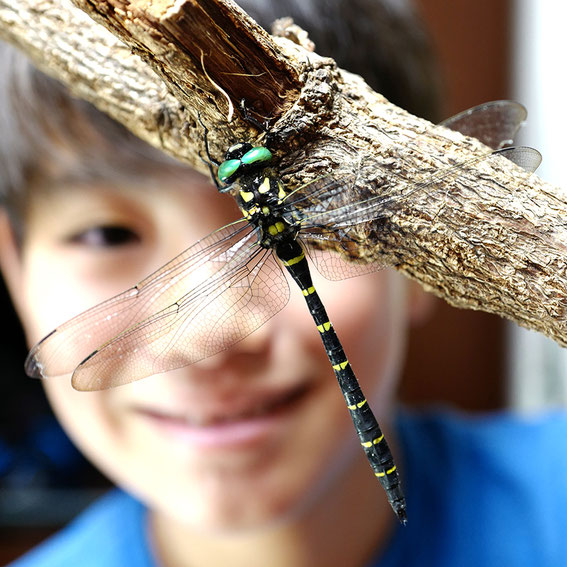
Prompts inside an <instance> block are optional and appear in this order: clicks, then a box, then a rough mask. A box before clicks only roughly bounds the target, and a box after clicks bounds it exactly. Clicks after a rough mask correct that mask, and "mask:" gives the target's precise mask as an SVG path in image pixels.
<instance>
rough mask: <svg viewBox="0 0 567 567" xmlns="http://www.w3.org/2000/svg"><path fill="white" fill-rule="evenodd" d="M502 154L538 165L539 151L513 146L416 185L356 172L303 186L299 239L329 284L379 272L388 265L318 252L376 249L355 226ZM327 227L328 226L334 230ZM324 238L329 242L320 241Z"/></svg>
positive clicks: (529, 166) (394, 175)
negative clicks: (368, 179)
mask: <svg viewBox="0 0 567 567" xmlns="http://www.w3.org/2000/svg"><path fill="white" fill-rule="evenodd" d="M500 156H503V157H506V158H508V159H510V160H511V161H513V162H514V163H516V164H517V165H519V166H521V167H523V168H524V169H525V170H527V171H529V172H531V171H534V170H535V169H536V168H537V166H538V165H539V163H540V162H541V155H540V153H539V152H538V151H537V150H534V149H533V148H527V147H512V148H503V149H501V150H497V151H494V152H492V153H490V154H488V155H486V156H476V157H474V158H471V159H469V160H467V161H465V162H463V163H461V164H457V165H455V166H452V167H449V168H446V169H443V170H441V171H439V172H437V173H435V174H432V175H429V176H428V177H426V178H425V179H424V180H423V181H422V182H419V183H413V184H411V183H408V182H407V180H406V179H405V178H402V177H401V176H399V175H398V174H397V173H395V172H393V171H388V172H387V173H386V174H385V175H384V177H383V178H376V181H375V182H374V183H373V184H372V186H369V185H368V184H363V183H361V182H360V180H359V178H358V176H357V175H355V174H345V175H343V176H341V177H330V176H329V177H324V178H322V179H320V180H317V181H315V182H314V183H312V184H309V185H306V186H305V187H304V188H303V193H302V196H301V198H298V199H296V200H295V202H294V204H295V205H296V206H297V207H298V209H299V210H300V212H301V214H300V215H299V216H300V220H299V221H298V222H299V223H300V224H301V235H302V239H303V240H304V242H305V243H306V245H307V247H308V248H310V257H311V259H312V261H313V263H314V264H315V266H316V267H317V269H318V270H319V271H320V272H321V274H322V275H323V276H325V277H326V278H328V279H332V280H337V279H344V278H347V277H352V276H357V275H361V274H364V273H369V272H373V271H376V270H378V269H381V268H383V267H384V266H385V265H387V262H386V260H384V261H383V262H376V263H371V264H363V263H357V262H353V263H351V262H347V261H346V260H343V259H342V257H340V256H339V255H338V254H337V255H336V258H334V259H333V258H330V257H329V253H328V252H322V251H321V248H324V247H327V246H328V245H329V244H331V242H332V243H333V246H330V247H331V248H339V249H342V250H345V252H347V255H349V254H348V251H349V250H350V249H356V250H358V251H362V250H364V248H365V247H373V246H375V244H374V243H367V242H365V241H363V240H360V238H357V237H356V231H355V230H353V228H354V227H355V226H357V225H361V224H363V223H367V222H371V221H379V220H380V219H384V218H386V217H388V216H390V215H391V214H393V213H394V212H395V211H396V210H397V209H399V207H401V206H403V204H404V202H405V201H407V200H408V199H409V198H410V197H412V196H414V197H415V196H417V193H421V192H425V193H430V194H431V195H432V196H433V195H434V193H435V192H438V188H437V184H438V183H439V182H440V181H444V182H447V181H448V180H450V179H451V178H456V177H458V175H459V173H461V172H462V171H463V170H465V169H467V168H470V167H472V166H474V165H475V164H477V163H478V162H480V161H484V160H489V159H497V158H498V157H500ZM381 184H382V186H381ZM311 195H313V197H311ZM329 227H332V231H330V230H329ZM325 240H326V241H328V242H323V241H325ZM357 255H359V254H358V253H357ZM360 255H361V256H364V255H365V254H360ZM349 266H350V267H349Z"/></svg>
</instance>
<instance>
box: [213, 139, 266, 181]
mask: <svg viewBox="0 0 567 567" xmlns="http://www.w3.org/2000/svg"><path fill="white" fill-rule="evenodd" d="M271 159H272V153H271V152H270V150H268V148H264V147H263V146H256V147H254V146H252V144H249V143H248V142H241V143H238V144H234V146H231V147H230V148H228V150H227V152H226V154H225V158H224V161H223V162H222V163H221V164H220V165H219V169H218V173H217V176H218V178H219V181H220V182H221V183H224V184H229V183H232V182H233V181H235V180H236V179H238V177H240V176H241V175H242V174H243V173H247V172H249V171H252V170H254V169H263V168H264V167H265V166H266V165H267V164H268V163H269V162H270V161H271Z"/></svg>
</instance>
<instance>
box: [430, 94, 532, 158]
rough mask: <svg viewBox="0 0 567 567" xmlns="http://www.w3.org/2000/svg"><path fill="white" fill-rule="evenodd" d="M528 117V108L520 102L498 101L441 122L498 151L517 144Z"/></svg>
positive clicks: (476, 107)
mask: <svg viewBox="0 0 567 567" xmlns="http://www.w3.org/2000/svg"><path fill="white" fill-rule="evenodd" d="M527 116H528V112H527V110H526V109H525V107H524V106H523V105H521V104H520V103H519V102H514V101H511V100H496V101H493V102H486V103H484V104H480V105H479V106H475V107H474V108H469V109H468V110H465V111H463V112H460V113H459V114H457V115H455V116H452V117H451V118H447V120H444V121H443V122H441V123H440V124H441V126H445V127H446V128H450V129H451V130H455V131H457V132H460V133H461V134H464V135H465V136H471V137H473V138H477V139H479V140H480V141H481V142H482V143H483V144H486V145H487V146H488V147H490V148H492V149H493V150H499V149H500V148H503V147H504V146H509V145H511V144H513V143H514V139H515V137H516V134H517V133H518V130H519V129H520V127H521V126H522V124H523V123H524V121H525V120H526V118H527Z"/></svg>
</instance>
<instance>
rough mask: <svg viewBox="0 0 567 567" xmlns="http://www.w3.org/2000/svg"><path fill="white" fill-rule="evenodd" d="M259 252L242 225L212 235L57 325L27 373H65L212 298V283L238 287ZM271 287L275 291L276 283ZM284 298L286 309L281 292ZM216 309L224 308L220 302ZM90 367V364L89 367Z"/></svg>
mask: <svg viewBox="0 0 567 567" xmlns="http://www.w3.org/2000/svg"><path fill="white" fill-rule="evenodd" d="M257 250H258V246H257V237H256V235H255V233H254V232H253V229H252V228H251V227H250V226H249V225H248V223H245V222H244V221H240V222H238V223H234V224H233V225H229V226H226V227H224V228H221V229H219V230H217V231H215V232H213V233H212V234H210V235H209V236H207V237H206V238H204V239H202V240H200V241H199V242H197V243H196V244H194V245H193V246H191V247H190V248H188V249H187V250H186V251H185V252H183V253H182V254H180V255H179V256H177V257H176V258H174V259H173V260H171V261H170V262H168V263H167V264H165V265H164V266H163V267H162V268H160V269H159V270H157V271H156V272H154V273H153V274H151V275H150V276H148V277H147V278H145V279H144V280H142V281H141V282H140V283H139V284H137V285H136V286H134V287H133V288H131V289H129V290H127V291H125V292H123V293H121V294H119V295H117V296H115V297H113V298H111V299H109V300H107V301H105V302H103V303H101V304H100V305H97V306H95V307H93V308H91V309H89V310H88V311H86V312H84V313H82V314H80V315H78V316H77V317H75V318H73V319H71V320H70V321H68V322H66V323H64V324H63V325H61V326H59V327H57V328H56V329H55V330H54V331H52V332H51V333H50V334H49V335H47V336H46V337H45V338H44V339H42V340H41V341H40V342H39V343H38V344H37V345H36V346H35V347H33V349H32V350H31V352H30V354H29V355H28V358H27V360H26V372H27V373H28V374H29V375H30V376H34V377H40V376H41V377H48V376H58V375H61V374H65V373H69V372H71V371H73V370H74V369H75V368H76V367H77V366H78V365H79V363H81V361H83V360H84V359H85V358H86V357H87V356H89V355H90V354H91V353H93V351H96V350H97V349H99V348H100V347H101V345H104V344H106V343H109V342H110V341H111V340H112V339H113V338H115V337H116V336H118V335H120V334H121V333H124V332H126V331H127V330H128V329H132V328H134V327H136V326H137V325H139V324H140V323H141V322H145V321H147V320H150V319H151V318H152V316H155V314H160V317H162V318H163V317H164V315H165V313H166V312H167V310H168V309H169V310H170V311H171V310H172V309H173V308H172V306H176V305H177V304H178V302H179V303H183V302H184V303H183V304H184V305H186V304H187V303H188V302H189V300H190V298H191V301H192V303H193V305H195V304H196V303H197V302H198V301H199V297H200V296H201V295H202V294H211V297H212V296H213V295H212V294H213V292H214V291H215V290H216V289H217V287H215V282H217V286H218V287H220V288H221V289H225V288H224V287H222V286H223V285H226V284H224V283H223V282H226V281H227V279H230V278H232V279H231V280H230V281H231V282H232V283H233V284H234V285H235V286H236V285H237V284H238V281H237V280H238V277H239V276H242V277H245V275H246V270H245V269H244V271H243V266H244V267H245V266H247V265H248V264H247V261H248V259H249V257H250V256H253V257H254V258H257V257H258V256H257V254H255V251H257ZM266 269H268V268H266ZM278 269H279V268H278ZM274 278H275V280H276V282H277V281H279V282H280V287H282V286H285V288H286V289H287V282H285V278H283V275H282V274H281V271H280V277H279V280H278V277H277V273H276V274H274ZM282 281H283V284H282ZM242 285H246V284H242ZM274 285H276V287H277V283H276V284H274ZM217 291H218V290H217ZM280 292H281V290H280ZM283 295H284V303H283V304H284V305H285V301H286V300H285V296H286V295H285V290H284V293H283ZM217 296H218V293H217ZM209 299H210V298H209ZM201 300H202V301H206V300H207V298H206V297H202V298H201ZM217 307H218V309H219V310H222V303H218V304H217ZM282 307H283V305H282ZM175 309H177V307H175ZM170 321H171V318H170ZM259 324H261V323H259ZM242 336H245V335H242ZM222 348H223V347H222V346H221V347H220V348H218V349H217V352H218V351H219V350H222ZM92 358H96V356H92ZM93 364H94V361H91V367H92V366H93ZM186 364H189V362H187V363H186ZM121 380H124V379H123V378H121ZM106 381H107V382H108V384H107V385H108V386H110V385H113V384H114V382H113V381H112V378H111V377H108V378H106Z"/></svg>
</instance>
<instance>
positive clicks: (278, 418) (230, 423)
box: [137, 384, 312, 448]
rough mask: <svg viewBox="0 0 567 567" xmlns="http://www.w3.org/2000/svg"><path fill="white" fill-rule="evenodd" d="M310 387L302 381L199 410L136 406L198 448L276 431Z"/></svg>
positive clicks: (239, 443)
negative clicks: (295, 384) (284, 388)
mask: <svg viewBox="0 0 567 567" xmlns="http://www.w3.org/2000/svg"><path fill="white" fill-rule="evenodd" d="M311 390H312V388H311V386H310V385H309V384H302V385H300V386H297V387H295V388H293V389H291V390H287V391H286V392H283V393H278V394H274V395H267V396H260V397H254V396H253V395H252V396H250V399H249V400H248V399H244V398H242V396H240V398H239V399H240V400H241V401H240V402H239V403H236V404H231V403H226V404H220V405H219V407H217V408H215V409H209V410H207V411H202V410H201V409H200V408H191V409H189V410H188V411H186V412H185V411H184V412H181V411H172V412H169V411H162V410H156V409H149V408H139V409H137V413H138V414H140V415H142V416H143V417H144V418H146V420H147V421H149V422H150V423H152V424H153V425H154V426H157V428H158V429H159V430H161V431H162V432H164V433H165V434H166V435H168V436H170V437H173V438H174V439H175V440H177V441H181V442H183V443H185V444H189V445H195V446H198V447H201V448H214V447H227V446H230V445H232V446H243V445H249V444H250V443H254V442H258V441H260V440H262V439H264V438H265V437H266V436H270V435H271V434H273V433H275V432H276V431H277V430H279V428H280V427H281V426H282V422H283V421H285V418H286V417H287V416H289V415H291V413H292V412H293V411H294V410H295V409H297V408H298V407H299V405H300V404H301V403H302V402H303V401H304V399H305V398H306V397H307V395H308V392H310V391H311Z"/></svg>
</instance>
